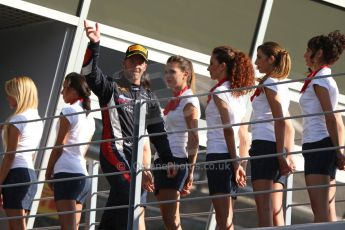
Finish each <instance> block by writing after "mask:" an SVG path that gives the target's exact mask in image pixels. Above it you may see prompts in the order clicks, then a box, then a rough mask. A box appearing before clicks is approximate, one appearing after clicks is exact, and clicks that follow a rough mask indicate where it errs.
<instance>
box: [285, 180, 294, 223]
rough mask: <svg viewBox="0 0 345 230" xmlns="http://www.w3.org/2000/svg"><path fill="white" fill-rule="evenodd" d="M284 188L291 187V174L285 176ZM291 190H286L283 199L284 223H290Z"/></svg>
mask: <svg viewBox="0 0 345 230" xmlns="http://www.w3.org/2000/svg"><path fill="white" fill-rule="evenodd" d="M286 188H287V189H291V188H293V174H290V175H288V176H287V179H286ZM291 204H292V190H291V191H287V192H286V200H285V225H291V214H292V207H291Z"/></svg>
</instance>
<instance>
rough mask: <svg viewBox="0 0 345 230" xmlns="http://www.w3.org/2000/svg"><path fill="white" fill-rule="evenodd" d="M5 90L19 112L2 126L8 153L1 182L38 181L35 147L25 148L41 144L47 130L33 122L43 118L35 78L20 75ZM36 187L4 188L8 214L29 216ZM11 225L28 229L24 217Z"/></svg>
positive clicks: (10, 215)
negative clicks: (44, 130)
mask: <svg viewBox="0 0 345 230" xmlns="http://www.w3.org/2000/svg"><path fill="white" fill-rule="evenodd" d="M5 91H6V94H7V101H8V103H9V105H10V107H11V108H13V109H15V112H14V114H13V115H12V116H11V117H10V118H9V119H8V121H9V122H13V124H10V125H5V126H4V127H3V130H2V139H3V144H4V150H5V151H4V152H5V155H4V158H3V161H2V164H1V167H0V185H6V184H16V183H25V182H31V181H36V180H37V177H36V173H35V171H34V166H33V162H32V160H33V157H34V154H35V151H25V150H29V149H35V148H37V147H38V146H39V143H40V141H41V137H42V132H43V123H42V121H35V122H30V120H35V119H40V116H39V115H38V111H37V107H38V96H37V88H36V86H35V83H34V82H33V81H32V79H31V78H29V77H26V76H20V77H15V78H12V79H11V80H9V81H7V82H6V83H5ZM15 122H21V123H15ZM33 131H34V132H33ZM13 151H23V152H18V153H12V152H13ZM36 191H37V184H32V185H24V186H17V187H8V188H2V189H1V188H0V194H1V196H2V197H1V199H0V202H1V205H2V206H3V208H4V209H5V212H6V215H7V216H9V217H12V216H26V215H27V213H28V211H30V208H31V205H32V201H33V199H34V196H35V194H36ZM9 228H10V229H26V221H25V219H24V218H23V219H13V220H9Z"/></svg>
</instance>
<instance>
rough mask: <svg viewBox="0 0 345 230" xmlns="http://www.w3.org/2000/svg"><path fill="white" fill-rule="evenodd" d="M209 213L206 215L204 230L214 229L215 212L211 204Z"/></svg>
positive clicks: (215, 224)
mask: <svg viewBox="0 0 345 230" xmlns="http://www.w3.org/2000/svg"><path fill="white" fill-rule="evenodd" d="M210 212H211V213H210V215H209V216H208V221H207V224H206V228H205V230H215V229H216V227H217V222H216V213H215V211H214V208H213V205H212V204H211V208H210Z"/></svg>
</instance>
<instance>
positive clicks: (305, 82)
mask: <svg viewBox="0 0 345 230" xmlns="http://www.w3.org/2000/svg"><path fill="white" fill-rule="evenodd" d="M323 68H328V65H323V66H321V67H320V68H318V69H317V70H315V71H312V72H311V73H310V74H308V76H307V79H306V80H304V85H303V86H302V89H301V90H300V93H304V91H305V90H306V89H307V87H308V85H309V84H310V82H311V80H312V79H311V78H313V77H314V76H315V75H316V74H317V73H318V72H319V71H320V70H322V69H323Z"/></svg>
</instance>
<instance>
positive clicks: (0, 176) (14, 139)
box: [0, 125, 20, 184]
mask: <svg viewBox="0 0 345 230" xmlns="http://www.w3.org/2000/svg"><path fill="white" fill-rule="evenodd" d="M19 136H20V132H19V130H18V129H17V128H16V127H15V126H14V125H9V126H8V130H7V143H6V146H7V149H6V153H5V155H4V159H3V160H2V164H1V168H0V184H3V183H4V181H5V179H6V177H7V175H8V172H9V171H10V169H11V166H12V163H13V161H14V158H15V156H16V154H15V153H7V152H11V151H16V150H17V145H18V140H19Z"/></svg>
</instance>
